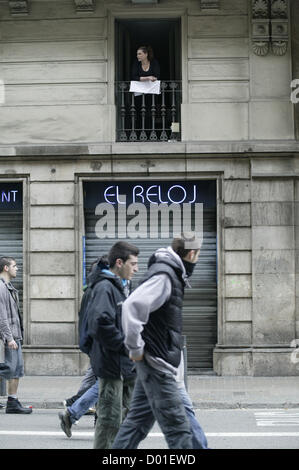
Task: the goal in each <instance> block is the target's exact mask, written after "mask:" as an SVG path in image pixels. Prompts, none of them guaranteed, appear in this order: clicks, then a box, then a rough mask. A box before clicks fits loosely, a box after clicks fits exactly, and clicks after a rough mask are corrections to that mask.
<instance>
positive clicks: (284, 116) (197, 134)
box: [0, 0, 297, 145]
mask: <svg viewBox="0 0 299 470" xmlns="http://www.w3.org/2000/svg"><path fill="white" fill-rule="evenodd" d="M94 3H95V8H94V10H93V11H90V12H82V11H76V9H75V3H74V1H73V0H63V1H62V0H61V1H59V2H58V1H56V0H51V1H40V0H32V1H30V8H29V14H28V15H27V16H18V15H11V14H10V12H9V8H8V2H1V5H0V11H1V22H0V27H1V40H0V45H1V50H0V51H1V52H0V55H1V62H2V74H1V79H2V80H3V81H4V84H5V99H6V101H5V104H4V105H3V106H1V107H0V116H1V119H0V121H1V123H2V124H1V128H0V130H1V144H2V145H23V144H24V143H25V144H27V145H28V144H30V145H31V144H34V145H37V144H42V145H48V144H54V143H56V144H68V143H73V144H74V143H93V142H94V143H100V142H114V141H115V125H116V118H115V102H114V80H115V71H114V68H115V63H116V60H115V51H114V42H115V40H114V34H115V29H114V21H115V19H116V18H122V19H129V18H144V19H146V18H153V17H154V18H156V19H158V18H167V17H169V18H180V19H181V24H182V41H181V49H182V80H183V83H182V87H183V103H182V122H181V128H182V140H183V141H185V142H188V141H224V142H226V141H239V142H242V141H259V140H271V139H274V140H291V139H294V120H293V113H292V104H291V103H290V99H289V96H290V82H291V53H290V50H291V47H289V48H288V51H287V53H286V54H285V55H283V56H274V55H273V54H271V53H269V54H268V55H267V56H263V57H259V56H257V55H255V54H254V53H253V51H252V41H251V1H249V0H229V1H225V2H219V7H218V8H216V9H209V8H202V7H201V5H205V3H204V2H202V3H201V2H200V1H199V0H187V1H179V0H176V1H170V0H165V1H163V2H161V3H158V4H157V5H151V6H148V5H137V4H134V5H133V4H131V3H130V2H127V1H126V2H125V1H124V0H119V1H99V0H97V1H96V2H94ZM294 10H295V9H294ZM294 15H295V23H294V24H296V18H297V17H296V15H297V12H295V13H294ZM293 29H294V44H295V45H296V44H297V40H296V34H297V33H296V32H295V28H293ZM294 44H293V45H294ZM295 55H296V53H295Z"/></svg>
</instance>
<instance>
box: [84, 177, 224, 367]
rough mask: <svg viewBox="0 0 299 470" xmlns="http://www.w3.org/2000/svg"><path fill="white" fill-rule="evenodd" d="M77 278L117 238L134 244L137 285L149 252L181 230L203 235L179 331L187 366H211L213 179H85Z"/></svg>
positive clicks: (214, 332) (214, 286)
mask: <svg viewBox="0 0 299 470" xmlns="http://www.w3.org/2000/svg"><path fill="white" fill-rule="evenodd" d="M83 193H84V220H85V235H84V237H83V256H84V263H83V276H84V279H83V281H85V279H86V273H88V271H89V268H90V265H91V263H92V262H93V261H94V260H95V259H96V258H97V257H98V256H100V255H102V254H106V253H107V252H108V251H109V249H110V247H111V246H112V245H113V244H114V243H115V242H116V241H118V240H122V239H123V240H127V241H129V242H131V243H134V244H135V245H137V246H138V247H139V248H140V256H139V260H140V262H139V273H138V275H136V277H135V278H134V280H133V287H135V286H136V285H138V283H139V282H140V280H141V279H142V277H143V274H144V273H145V271H146V267H147V261H148V259H149V257H150V255H151V254H152V253H153V252H154V251H155V250H156V249H158V248H160V247H162V246H168V245H169V244H170V243H171V240H172V238H173V237H174V236H175V235H176V234H179V233H181V231H182V229H183V230H195V231H196V233H197V234H198V235H199V236H202V237H203V243H202V249H201V253H200V259H199V263H198V266H197V268H196V270H195V272H194V275H193V277H192V279H191V282H190V283H191V287H192V288H191V289H186V294H185V301H184V308H183V333H184V334H185V335H186V338H187V347H188V368H189V370H190V369H197V370H202V371H208V370H211V369H213V349H214V347H215V344H216V343H217V278H216V277H217V269H216V267H217V266H216V264H217V263H216V259H217V253H216V235H217V234H216V180H192V181H191V180H185V181H177V180H171V181H170V180H155V181H154V180H142V181H139V180H135V181H132V180H131V181H124V180H120V181H85V182H83Z"/></svg>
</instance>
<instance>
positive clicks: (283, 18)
mask: <svg viewBox="0 0 299 470" xmlns="http://www.w3.org/2000/svg"><path fill="white" fill-rule="evenodd" d="M271 28H272V34H271V39H272V51H273V54H275V55H284V54H285V53H286V52H287V49H288V39H289V22H288V0H271Z"/></svg>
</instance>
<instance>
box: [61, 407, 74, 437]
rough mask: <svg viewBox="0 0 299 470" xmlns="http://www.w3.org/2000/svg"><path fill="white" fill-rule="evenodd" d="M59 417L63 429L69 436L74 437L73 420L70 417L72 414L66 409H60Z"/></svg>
mask: <svg viewBox="0 0 299 470" xmlns="http://www.w3.org/2000/svg"><path fill="white" fill-rule="evenodd" d="M58 416H59V419H60V427H61V429H62V430H63V432H64V433H65V434H66V435H67V437H72V430H71V427H72V422H71V418H70V414H69V412H68V411H65V412H64V413H63V412H62V411H60V413H58Z"/></svg>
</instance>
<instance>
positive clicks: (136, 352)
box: [122, 247, 188, 383]
mask: <svg viewBox="0 0 299 470" xmlns="http://www.w3.org/2000/svg"><path fill="white" fill-rule="evenodd" d="M155 255H156V258H157V261H163V260H165V259H167V258H171V259H172V261H173V260H175V262H176V264H177V265H178V267H180V268H181V269H182V271H183V278H184V279H185V282H186V283H187V281H186V279H187V276H186V271H185V267H184V264H183V262H182V260H181V258H180V257H179V256H178V255H177V254H176V253H175V252H174V251H173V249H172V248H171V247H168V248H160V249H159V250H157V251H156V252H155ZM187 285H188V284H187ZM171 289H172V286H171V280H170V279H169V276H168V275H167V274H156V275H154V276H152V277H151V278H150V279H148V280H147V281H145V282H144V283H142V284H141V285H140V286H139V287H137V289H135V290H134V291H133V292H132V294H131V295H130V296H129V297H128V298H127V300H125V302H124V303H123V307H122V326H123V331H124V334H125V345H126V347H127V348H128V350H129V352H130V356H131V358H132V359H134V358H138V357H140V356H141V355H143V354H144V356H145V358H146V360H147V362H148V363H149V364H150V365H151V366H152V367H153V368H155V369H158V370H159V371H161V372H164V373H171V374H174V375H176V380H177V381H178V382H180V383H181V381H182V380H183V377H184V370H183V361H182V360H181V363H180V365H179V367H178V369H176V368H175V367H173V366H172V365H171V364H169V363H167V362H165V361H164V360H163V359H161V358H159V357H152V356H150V355H149V354H148V353H147V352H146V351H144V341H143V339H142V336H141V333H142V331H143V328H144V325H146V324H147V322H148V320H149V316H150V313H151V312H154V311H156V310H158V309H159V308H160V307H161V306H162V305H163V304H164V303H165V302H167V301H168V300H169V298H170V296H171Z"/></svg>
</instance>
